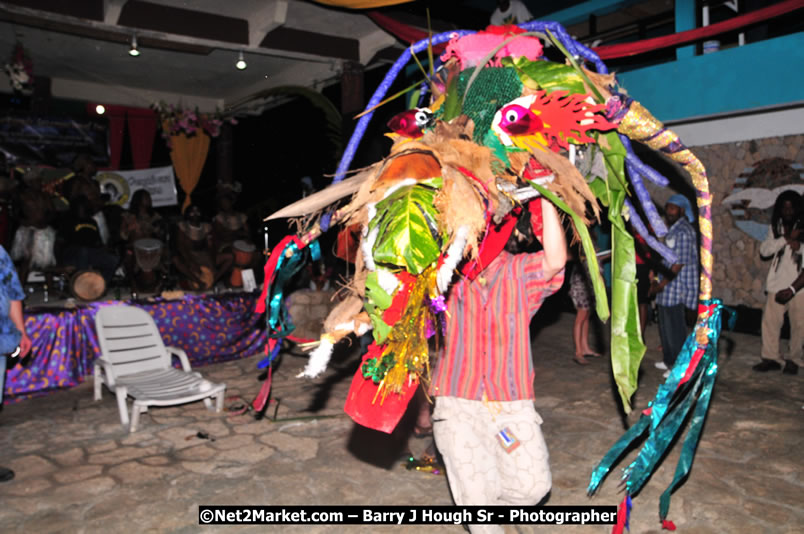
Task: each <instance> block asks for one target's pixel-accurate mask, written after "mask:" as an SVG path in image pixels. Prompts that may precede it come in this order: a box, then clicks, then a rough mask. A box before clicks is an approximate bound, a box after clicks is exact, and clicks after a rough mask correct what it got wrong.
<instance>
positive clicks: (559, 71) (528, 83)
mask: <svg viewBox="0 0 804 534" xmlns="http://www.w3.org/2000/svg"><path fill="white" fill-rule="evenodd" d="M502 64H503V66H506V67H512V68H514V69H516V71H517V73H518V74H519V79H520V80H522V84H523V85H525V87H528V88H529V89H534V90H535V89H542V90H544V91H545V92H547V93H548V94H549V93H552V92H553V91H559V90H564V91H569V92H570V93H580V94H583V93H585V92H586V88H585V87H584V85H583V78H582V77H581V75H580V74H578V72H577V71H576V70H575V69H574V68H572V67H571V66H569V65H562V64H561V63H554V62H552V61H530V60H529V59H528V58H526V57H519V58H516V59H515V60H514V59H512V58H510V57H506V58H503V59H502Z"/></svg>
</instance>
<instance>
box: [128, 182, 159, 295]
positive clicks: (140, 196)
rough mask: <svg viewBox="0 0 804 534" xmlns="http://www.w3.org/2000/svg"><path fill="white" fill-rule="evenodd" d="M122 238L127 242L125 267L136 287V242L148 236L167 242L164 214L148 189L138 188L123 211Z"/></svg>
mask: <svg viewBox="0 0 804 534" xmlns="http://www.w3.org/2000/svg"><path fill="white" fill-rule="evenodd" d="M120 238H121V239H122V240H123V241H124V243H125V248H124V252H123V267H124V269H125V271H126V275H127V276H128V278H129V280H130V282H131V284H132V287H134V286H135V285H136V284H135V282H134V276H135V274H136V273H137V259H136V255H135V253H134V243H135V242H136V241H137V240H139V239H148V238H150V239H158V240H159V241H161V242H162V243H164V242H165V226H164V221H163V220H162V216H161V215H159V214H158V213H157V212H156V211H154V209H153V203H152V201H151V193H149V192H148V190H147V189H138V190H136V191H134V194H133V195H132V196H131V202H130V203H129V205H128V210H127V211H125V212H124V213H123V216H122V220H121V223H120ZM160 263H161V262H160Z"/></svg>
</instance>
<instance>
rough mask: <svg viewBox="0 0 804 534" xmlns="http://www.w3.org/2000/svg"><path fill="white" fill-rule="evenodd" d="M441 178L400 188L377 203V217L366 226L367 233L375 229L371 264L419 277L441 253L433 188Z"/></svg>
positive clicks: (439, 184)
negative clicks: (392, 267) (399, 269)
mask: <svg viewBox="0 0 804 534" xmlns="http://www.w3.org/2000/svg"><path fill="white" fill-rule="evenodd" d="M440 186H441V179H440V178H438V179H435V180H428V181H427V182H419V183H417V184H414V185H409V186H406V187H400V188H399V189H398V190H396V191H394V192H393V193H392V194H391V195H390V196H388V197H387V198H385V199H383V200H382V201H380V202H378V203H377V215H376V216H375V217H374V218H373V219H372V220H371V222H370V223H369V234H370V233H371V232H372V231H374V229H375V228H376V229H378V231H379V233H378V234H377V240H376V241H375V243H374V249H373V251H372V255H373V257H374V261H376V262H377V263H382V264H386V265H393V266H396V267H402V268H404V269H406V270H407V271H408V272H409V273H411V274H421V272H422V271H424V270H425V269H426V268H427V267H428V266H429V265H430V264H431V263H433V262H434V261H436V260H437V259H438V256H439V254H441V235H440V234H439V230H438V222H437V221H438V219H437V217H438V212H437V211H436V209H435V206H434V203H435V196H436V192H437V189H436V187H440Z"/></svg>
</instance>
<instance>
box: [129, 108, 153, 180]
mask: <svg viewBox="0 0 804 534" xmlns="http://www.w3.org/2000/svg"><path fill="white" fill-rule="evenodd" d="M126 116H127V117H128V137H129V144H130V145H131V159H132V161H133V162H134V169H135V170H136V169H147V168H149V167H150V166H151V154H152V153H153V150H154V137H156V127H157V123H156V112H154V111H153V110H151V109H143V108H128V109H127V110H126Z"/></svg>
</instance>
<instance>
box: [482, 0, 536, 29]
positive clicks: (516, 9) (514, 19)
mask: <svg viewBox="0 0 804 534" xmlns="http://www.w3.org/2000/svg"><path fill="white" fill-rule="evenodd" d="M531 19H533V15H531V14H530V11H528V8H527V7H525V4H523V3H522V2H520V1H519V0H497V9H495V10H494V13H492V14H491V24H492V26H502V25H504V24H521V23H523V22H527V21H529V20H531Z"/></svg>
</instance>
